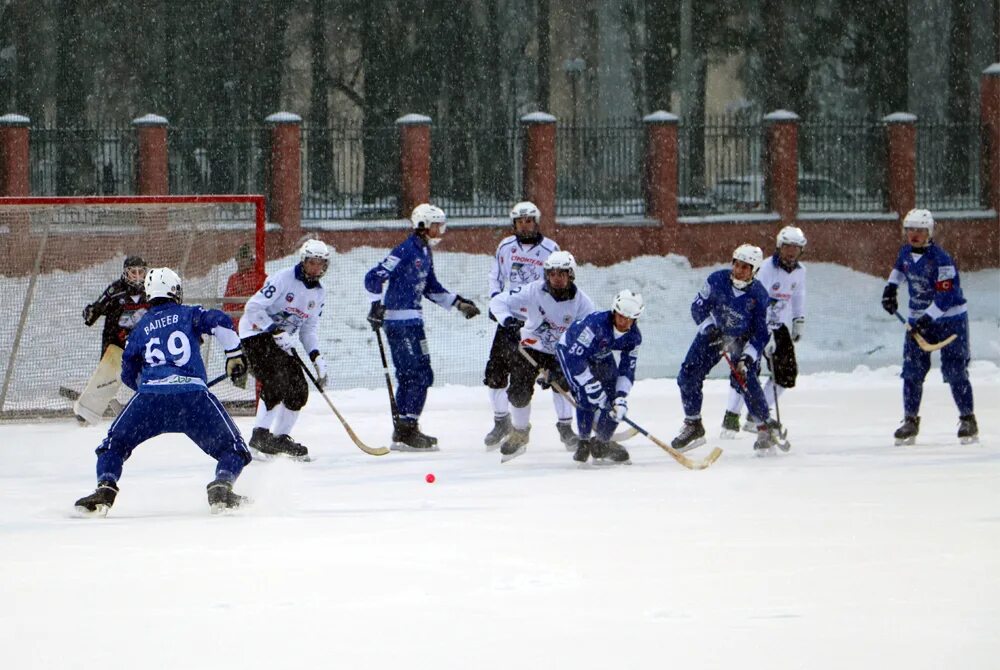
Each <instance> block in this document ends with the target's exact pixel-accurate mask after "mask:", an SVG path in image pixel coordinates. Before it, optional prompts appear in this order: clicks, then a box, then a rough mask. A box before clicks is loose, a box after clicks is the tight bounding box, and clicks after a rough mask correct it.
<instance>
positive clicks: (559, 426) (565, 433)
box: [556, 420, 580, 451]
mask: <svg viewBox="0 0 1000 670" xmlns="http://www.w3.org/2000/svg"><path fill="white" fill-rule="evenodd" d="M556 430H558V431H559V441H560V442H562V443H563V445H564V446H565V447H566V451H576V445H578V444H579V443H580V438H579V436H578V435H577V434H576V433H574V432H573V425H572V424H571V423H570V421H568V420H567V421H557V422H556Z"/></svg>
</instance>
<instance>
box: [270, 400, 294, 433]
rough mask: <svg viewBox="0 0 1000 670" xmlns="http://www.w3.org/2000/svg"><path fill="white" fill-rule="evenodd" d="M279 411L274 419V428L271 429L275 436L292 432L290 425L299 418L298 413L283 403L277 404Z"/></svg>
mask: <svg viewBox="0 0 1000 670" xmlns="http://www.w3.org/2000/svg"><path fill="white" fill-rule="evenodd" d="M279 407H281V411H280V412H279V413H278V418H277V419H275V421H274V430H273V431H271V432H272V433H274V435H275V436H278V435H288V434H289V433H291V432H292V426H294V425H295V422H296V421H298V419H299V413H298V412H297V411H296V412H293V411H292V410H290V409H288V408H287V407H285V406H284V405H279Z"/></svg>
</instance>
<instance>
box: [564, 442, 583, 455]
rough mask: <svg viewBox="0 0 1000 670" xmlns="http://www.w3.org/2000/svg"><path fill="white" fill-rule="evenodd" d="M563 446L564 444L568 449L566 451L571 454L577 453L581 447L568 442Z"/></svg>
mask: <svg viewBox="0 0 1000 670" xmlns="http://www.w3.org/2000/svg"><path fill="white" fill-rule="evenodd" d="M562 444H563V446H564V447H566V451H568V452H570V453H572V452H574V451H576V448H577V447H578V446H579V445H576V444H567V443H566V442H563V443H562Z"/></svg>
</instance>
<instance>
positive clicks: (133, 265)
mask: <svg viewBox="0 0 1000 670" xmlns="http://www.w3.org/2000/svg"><path fill="white" fill-rule="evenodd" d="M148 269H149V265H148V264H147V263H146V261H144V260H143V259H142V256H126V257H125V262H124V263H123V264H122V279H123V280H124V281H125V283H126V284H128V285H129V286H131V287H132V288H142V287H143V282H144V281H145V280H146V270H148Z"/></svg>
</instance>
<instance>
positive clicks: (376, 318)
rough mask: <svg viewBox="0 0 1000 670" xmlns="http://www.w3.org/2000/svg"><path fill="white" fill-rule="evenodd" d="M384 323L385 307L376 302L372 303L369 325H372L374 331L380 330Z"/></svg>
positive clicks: (369, 312)
mask: <svg viewBox="0 0 1000 670" xmlns="http://www.w3.org/2000/svg"><path fill="white" fill-rule="evenodd" d="M384 321H385V305H383V304H382V303H381V302H379V301H378V300H376V301H375V302H373V303H372V307H371V309H369V310H368V323H369V324H370V325H371V327H372V330H378V329H379V328H381V327H382V323H383V322H384Z"/></svg>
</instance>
